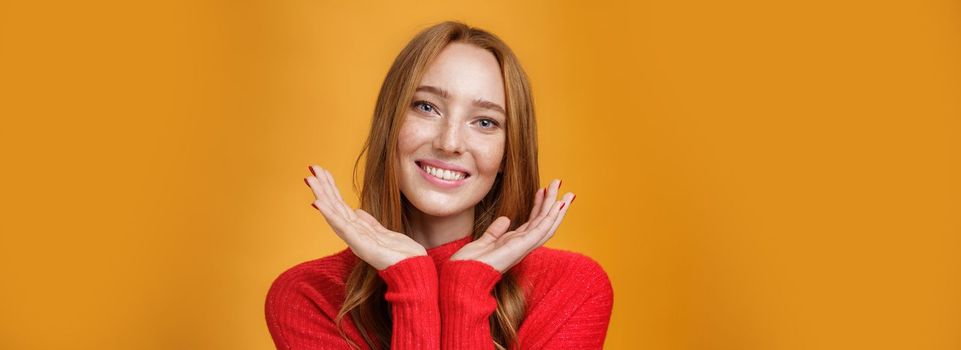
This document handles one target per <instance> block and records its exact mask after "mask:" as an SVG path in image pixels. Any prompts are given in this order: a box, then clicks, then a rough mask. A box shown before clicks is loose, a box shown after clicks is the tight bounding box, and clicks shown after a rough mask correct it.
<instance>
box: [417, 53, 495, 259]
mask: <svg viewBox="0 0 961 350" xmlns="http://www.w3.org/2000/svg"><path fill="white" fill-rule="evenodd" d="M417 90H418V91H416V92H415V93H414V97H413V101H412V103H411V106H410V108H409V109H408V113H407V115H406V117H405V118H404V123H403V125H402V126H401V129H400V135H399V136H398V157H399V158H400V162H398V164H400V165H401V169H400V174H399V175H400V178H399V182H400V190H401V193H403V194H404V196H405V197H406V198H407V200H408V201H410V202H411V204H413V206H414V209H415V210H413V215H412V216H411V218H410V222H411V225H412V232H408V233H409V234H410V236H411V237H412V238H413V239H414V240H416V241H418V242H420V243H421V244H423V245H425V246H428V247H432V246H437V245H440V244H443V243H446V242H450V241H452V240H455V239H457V238H461V237H464V236H465V235H468V234H470V231H471V229H472V227H473V222H474V209H473V208H474V205H475V204H477V203H478V202H480V201H481V199H483V198H484V196H485V195H487V192H488V191H490V189H491V187H492V186H493V185H494V180H495V178H496V177H497V173H498V171H500V164H501V161H502V159H503V156H504V140H505V132H504V128H503V127H504V125H505V124H506V118H507V116H506V115H505V114H504V112H503V107H502V106H504V105H505V104H504V81H503V80H502V78H501V73H500V67H499V66H498V64H497V59H495V58H494V55H493V54H491V53H490V52H488V51H487V50H483V49H481V48H478V47H476V46H473V45H468V44H463V43H452V44H450V45H448V46H447V47H446V48H444V50H443V51H441V53H440V54H439V55H438V57H437V58H436V59H435V60H434V62H433V63H432V64H431V65H429V66H428V68H427V71H426V72H425V73H424V77H423V78H422V79H421V82H420V84H419V85H418V89H417ZM474 101H488V102H491V103H493V104H495V105H497V106H498V107H497V108H498V109H499V110H492V109H490V108H483V107H481V106H482V104H480V103H477V104H475V103H474ZM424 158H428V159H436V160H440V161H444V162H447V163H450V164H453V165H456V166H459V167H461V168H463V169H464V170H467V173H468V174H469V176H468V177H467V178H466V179H464V181H463V184H462V185H460V186H457V187H456V188H453V189H447V188H442V187H439V186H435V185H433V184H432V183H431V182H430V181H429V180H427V179H425V178H424V177H423V176H422V175H420V174H418V173H419V172H421V169H420V167H419V166H418V165H417V164H416V163H415V161H416V160H417V159H424Z"/></svg>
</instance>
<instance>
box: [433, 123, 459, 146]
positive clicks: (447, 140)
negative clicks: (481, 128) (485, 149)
mask: <svg viewBox="0 0 961 350" xmlns="http://www.w3.org/2000/svg"><path fill="white" fill-rule="evenodd" d="M463 138H464V133H463V132H462V131H461V130H460V126H459V125H457V123H456V122H454V121H453V120H447V121H446V122H445V123H443V124H442V125H441V126H440V132H439V133H438V134H437V137H436V138H434V148H436V149H438V150H441V151H444V152H445V153H453V154H461V153H463V152H464V144H465V142H464V139H463Z"/></svg>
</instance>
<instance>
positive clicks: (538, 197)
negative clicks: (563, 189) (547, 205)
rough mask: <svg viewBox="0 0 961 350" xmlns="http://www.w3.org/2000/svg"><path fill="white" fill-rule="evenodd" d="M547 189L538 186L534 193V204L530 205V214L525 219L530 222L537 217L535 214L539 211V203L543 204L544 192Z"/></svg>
mask: <svg viewBox="0 0 961 350" xmlns="http://www.w3.org/2000/svg"><path fill="white" fill-rule="evenodd" d="M546 191H547V189H545V188H538V189H537V192H535V193H534V206H533V207H531V215H530V216H528V217H527V221H528V222H530V221H531V220H534V218H536V217H537V214H540V212H541V205H542V204H544V193H545V192H546Z"/></svg>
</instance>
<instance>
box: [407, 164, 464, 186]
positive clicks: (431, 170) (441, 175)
mask: <svg viewBox="0 0 961 350" xmlns="http://www.w3.org/2000/svg"><path fill="white" fill-rule="evenodd" d="M414 163H415V164H417V166H418V167H420V169H421V170H423V171H424V172H425V173H427V174H429V175H430V176H433V177H435V178H437V179H439V180H444V181H459V180H463V179H466V178H468V177H470V174H468V173H465V172H460V171H457V170H450V169H444V168H439V167H435V166H431V165H426V164H423V163H421V162H414Z"/></svg>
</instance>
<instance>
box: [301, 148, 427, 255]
mask: <svg viewBox="0 0 961 350" xmlns="http://www.w3.org/2000/svg"><path fill="white" fill-rule="evenodd" d="M308 168H309V169H310V172H311V173H313V174H314V175H315V176H308V177H307V178H306V179H305V180H306V182H307V186H310V188H311V190H313V192H314V197H315V200H314V202H313V206H314V207H315V208H317V209H318V210H320V213H321V214H323V215H324V219H326V220H327V224H328V225H330V227H331V228H332V229H333V230H334V233H336V234H337V236H338V237H340V238H341V239H342V240H344V242H346V243H347V246H349V247H350V250H351V251H353V252H354V255H356V256H357V257H358V258H360V259H362V260H364V261H366V262H367V263H368V264H370V265H371V266H373V267H374V268H376V269H378V270H383V269H386V268H388V267H390V266H391V265H394V264H396V263H397V262H399V261H401V260H404V259H406V258H409V257H414V256H419V255H427V251H426V250H425V249H424V246H422V245H420V243H417V241H414V240H413V239H411V238H410V237H408V236H407V235H405V234H403V233H399V232H394V231H391V230H388V229H386V228H384V226H382V225H381V224H380V223H379V222H378V221H377V219H376V218H374V217H373V216H372V215H370V213H367V212H366V211H364V210H362V209H352V208H351V207H350V206H348V205H347V203H344V200H343V198H342V197H341V196H340V191H339V190H338V189H337V186H336V184H335V183H334V177H333V176H332V175H331V174H330V172H329V171H327V170H326V169H323V168H321V167H319V166H310V167H308Z"/></svg>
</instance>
